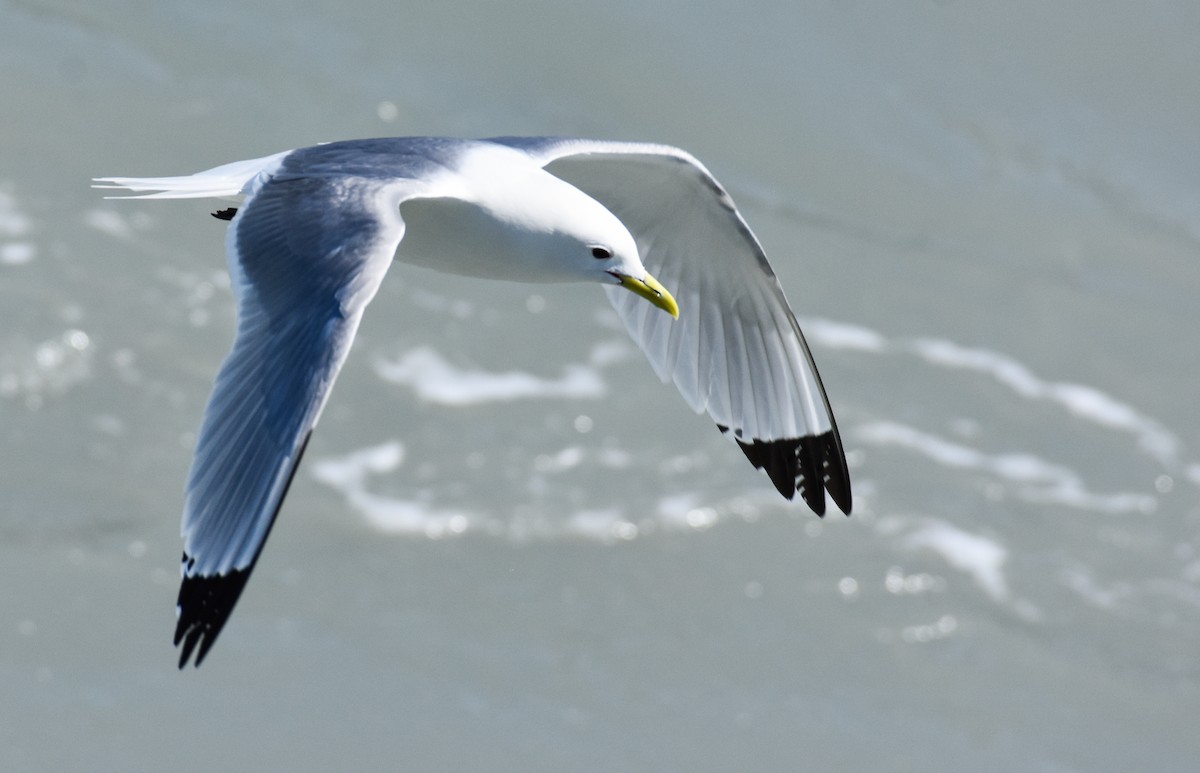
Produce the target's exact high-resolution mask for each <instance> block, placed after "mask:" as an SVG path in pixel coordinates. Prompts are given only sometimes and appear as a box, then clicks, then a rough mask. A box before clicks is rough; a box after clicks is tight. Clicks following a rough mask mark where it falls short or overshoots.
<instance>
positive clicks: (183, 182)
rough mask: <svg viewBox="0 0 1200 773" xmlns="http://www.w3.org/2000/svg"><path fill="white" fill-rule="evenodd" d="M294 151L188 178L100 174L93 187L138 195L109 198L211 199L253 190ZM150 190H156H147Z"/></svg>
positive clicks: (238, 194) (237, 162)
mask: <svg viewBox="0 0 1200 773" xmlns="http://www.w3.org/2000/svg"><path fill="white" fill-rule="evenodd" d="M288 153H291V151H290V150H286V151H284V152H282V153H276V154H274V155H271V156H264V157H263V158H252V159H249V160H248V161H234V162H233V163H232V164H224V165H222V166H218V167H214V168H213V169H208V170H205V171H203V172H197V173H196V174H191V175H186V176H184V177H97V178H94V179H93V180H92V187H93V188H105V189H110V190H122V191H133V192H134V193H135V194H138V195H135V196H106V197H105V198H109V199H208V198H228V197H236V196H242V195H245V194H248V193H251V192H252V191H253V189H255V188H257V187H258V184H259V183H260V182H261V180H262V179H264V178H265V177H269V176H270V175H271V173H272V172H274V171H275V169H276V168H277V167H278V165H279V163H280V162H281V161H282V160H283V157H284V156H286V155H287V154H288ZM147 191H153V192H152V193H147Z"/></svg>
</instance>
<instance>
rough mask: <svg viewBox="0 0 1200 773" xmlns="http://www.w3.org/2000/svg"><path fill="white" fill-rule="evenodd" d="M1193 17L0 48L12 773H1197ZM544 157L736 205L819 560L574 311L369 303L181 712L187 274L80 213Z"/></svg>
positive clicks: (6, 11)
mask: <svg viewBox="0 0 1200 773" xmlns="http://www.w3.org/2000/svg"><path fill="white" fill-rule="evenodd" d="M1197 8H1198V6H1196V5H1195V4H1194V3H1189V2H1182V1H1180V2H1147V3H1120V2H1109V1H1104V2H1099V1H1098V2H1087V3H1084V2H1060V3H1039V2H1032V1H1028V2H1026V1H1018V2H1009V3H983V2H967V1H965V0H962V1H960V2H921V3H903V4H901V3H887V4H885V3H841V2H838V3H815V2H814V3H796V2H794V1H791V0H789V2H763V3H752V4H749V5H746V4H742V5H740V6H730V5H728V4H723V3H712V2H708V3H682V2H674V3H658V4H645V3H625V2H616V3H592V4H580V3H485V2H477V3H464V2H447V3H438V4H434V3H422V4H413V5H411V6H406V5H405V4H402V3H401V4H398V3H394V2H387V3H384V2H363V3H356V4H347V3H332V2H326V3H320V2H305V3H284V2H250V3H234V2H226V1H224V0H222V1H220V2H210V3H184V2H174V1H172V2H154V3H150V2H141V3H129V2H89V3H86V4H85V3H72V2H32V1H31V2H13V1H11V0H9V1H0V104H3V106H4V107H3V109H0V138H2V142H0V492H2V493H0V588H2V589H3V590H0V695H3V700H0V767H2V768H3V769H4V770H55V771H70V770H80V771H95V770H112V771H142V770H145V771H159V770H170V769H183V768H186V769H193V768H194V769H212V770H219V769H225V770H292V771H302V770H303V771H307V770H311V771H325V770H401V769H403V770H429V771H444V770H497V771H565V770H571V771H614V770H647V771H649V770H654V771H733V770H756V771H775V770H778V771H794V770H844V771H860V770H879V771H903V770H914V771H915V770H995V771H1001V770H1005V771H1006V770H1034V771H1055V772H1058V771H1093V770H1096V771H1124V770H1134V769H1138V770H1180V771H1182V770H1194V769H1197V767H1200V763H1198V762H1197V755H1198V753H1200V740H1198V738H1197V733H1196V730H1195V725H1196V717H1197V715H1198V714H1200V668H1198V660H1197V655H1198V652H1200V505H1198V503H1197V495H1198V493H1200V458H1198V457H1200V451H1198V450H1197V443H1196V438H1197V436H1198V432H1200V413H1198V411H1197V410H1196V407H1195V406H1196V383H1197V382H1196V377H1197V367H1198V364H1200V357H1198V355H1197V353H1196V330H1197V329H1198V327H1200V304H1198V303H1197V301H1196V299H1197V297H1198V296H1200V262H1198V259H1200V182H1198V181H1200V147H1198V142H1197V139H1196V138H1197V127H1200V47H1197V46H1196V45H1195V33H1196V30H1197V29H1200V11H1198V10H1197ZM550 133H554V134H577V135H584V136H596V137H605V138H619V139H644V140H654V141H660V142H667V143H671V144H675V145H680V146H682V147H685V148H687V149H688V150H690V151H692V152H693V153H695V154H696V155H697V156H698V157H700V158H701V159H702V160H703V161H704V162H705V163H706V164H707V165H708V166H709V168H710V169H711V170H712V171H713V172H714V173H715V174H716V175H717V176H718V177H719V178H720V179H721V180H722V181H723V182H724V183H725V184H726V185H727V187H728V188H729V189H730V190H731V192H732V194H733V195H734V197H735V199H736V200H737V201H738V202H739V204H740V205H741V208H742V210H743V212H744V214H745V216H746V218H747V219H748V220H749V222H750V223H751V225H752V226H753V227H754V228H755V230H756V231H757V233H758V235H759V237H760V238H761V240H762V242H763V243H764V245H765V247H766V249H767V252H768V254H769V255H770V256H771V259H772V261H773V263H774V265H775V268H776V270H777V272H778V274H779V275H780V277H781V280H782V283H783V286H784V288H785V290H786V292H787V293H788V296H789V298H790V299H791V301H792V303H793V305H794V306H795V307H796V310H797V314H798V315H799V316H800V318H801V322H802V324H803V325H804V326H805V329H806V332H807V333H808V335H809V340H810V343H811V344H812V346H813V349H814V353H815V355H816V357H817V360H818V363H819V365H820V367H821V371H822V374H823V376H824V379H825V383H826V385H827V387H828V389H829V392H830V396H831V399H832V402H833V405H834V408H835V410H836V412H837V415H838V418H839V420H840V423H841V426H842V432H843V436H844V438H845V440H846V444H847V447H848V451H849V455H850V457H851V463H852V469H851V473H852V476H853V481H854V487H855V504H856V510H855V513H854V515H853V516H852V517H851V518H848V519H846V518H842V517H841V516H835V517H827V518H826V519H825V520H823V521H819V520H817V519H816V518H815V517H814V516H812V515H811V514H810V513H809V512H807V510H806V509H805V508H803V506H801V505H792V504H787V503H784V502H783V501H782V500H780V499H779V498H778V497H777V496H776V495H775V493H774V491H773V489H772V487H771V486H770V484H769V482H768V481H767V480H766V479H765V477H762V476H761V475H760V474H758V473H756V472H755V471H754V470H752V469H751V468H750V467H749V466H748V465H746V464H745V460H744V459H742V458H741V455H740V454H739V453H738V451H737V449H736V448H734V447H733V446H732V445H730V444H728V443H727V442H726V441H724V440H722V438H721V437H720V436H719V435H718V433H717V432H715V431H714V430H713V429H712V427H711V424H710V422H709V421H708V420H707V419H705V418H703V417H697V416H695V415H693V414H692V413H691V412H690V411H688V409H687V408H686V407H685V406H684V405H683V403H682V401H681V400H680V399H679V398H678V395H677V394H675V392H674V389H673V388H671V387H668V386H662V385H660V384H659V383H658V381H657V380H656V379H655V378H654V376H653V374H652V373H651V371H650V368H649V366H647V365H646V363H645V362H644V360H643V359H642V358H641V355H640V353H638V352H637V351H636V350H634V349H633V347H632V345H631V344H630V343H628V342H627V340H626V339H625V338H624V335H623V333H622V332H621V330H620V329H619V328H618V326H617V322H616V319H615V316H614V315H613V314H612V312H611V311H610V310H609V309H608V307H607V304H606V302H605V299H604V297H603V293H601V292H600V291H599V290H598V289H597V288H593V287H586V286H580V287H574V286H567V287H523V286H517V285H502V284H487V283H483V282H478V281H471V280H465V279H459V278H454V277H445V276H439V275H436V274H433V273H429V272H425V271H421V270H417V269H412V268H408V267H403V266H397V267H396V269H395V270H394V271H393V272H392V273H391V275H390V276H389V277H388V279H387V281H386V282H385V284H384V287H383V289H382V290H381V292H380V294H379V296H378V298H377V299H376V301H375V303H374V304H373V306H372V307H371V308H370V309H369V310H368V314H367V317H366V321H365V323H364V326H363V329H362V331H361V334H360V336H359V339H358V341H357V342H356V344H355V348H354V351H353V352H352V355H351V358H350V361H349V363H348V364H347V366H346V369H345V371H344V372H343V375H342V377H341V380H340V382H339V384H338V388H337V389H336V390H335V392H334V395H333V398H332V400H331V402H330V403H329V406H328V408H327V410H326V413H325V416H324V418H323V419H322V424H321V426H320V429H319V432H318V433H317V435H316V437H315V439H314V440H313V443H312V445H311V446H310V448H309V453H308V458H307V460H306V465H305V466H304V468H303V469H302V470H301V473H300V475H299V476H298V478H297V481H296V483H295V485H294V486H293V488H292V492H291V495H290V497H289V499H288V501H287V504H286V506H285V508H284V512H283V514H282V516H281V517H280V521H279V523H278V525H277V528H276V529H275V532H274V534H273V535H272V538H271V541H270V542H269V544H268V547H267V549H266V551H265V553H264V555H263V558H262V561H261V562H260V564H259V566H258V568H257V570H256V572H255V575H254V577H253V580H252V581H251V583H250V584H249V586H248V589H247V591H246V594H245V596H244V597H243V600H242V602H241V604H240V605H239V607H238V609H237V611H236V613H235V614H234V616H233V618H232V620H231V622H230V624H229V626H228V627H227V628H226V630H225V632H224V633H223V635H222V637H221V639H220V641H219V642H218V644H217V646H216V648H215V649H214V650H213V651H212V653H211V654H210V656H209V658H208V660H207V661H206V662H205V664H204V666H203V667H202V668H200V669H199V670H198V671H195V670H190V671H187V672H184V673H179V672H178V671H176V669H175V660H176V654H175V652H174V650H173V649H172V647H171V642H170V636H171V633H172V631H173V628H174V600H175V593H176V589H177V583H178V571H177V561H178V556H179V551H180V541H179V537H178V526H179V524H178V517H179V512H180V509H181V506H182V485H183V479H184V476H185V474H186V470H187V465H188V463H189V455H190V448H191V444H192V442H193V440H194V435H193V433H194V431H195V428H196V426H197V424H198V422H199V417H200V413H201V410H202V408H203V404H204V400H205V398H206V396H207V393H208V389H209V386H210V383H211V379H212V376H213V374H214V373H215V370H216V367H217V365H218V364H219V362H220V359H221V357H222V356H223V355H224V353H225V351H226V349H227V347H228V345H229V341H230V339H231V336H232V322H233V320H232V306H231V300H230V294H229V290H228V281H227V279H226V278H225V276H224V256H223V254H222V246H223V241H222V236H223V224H222V223H220V222H218V221H216V220H213V219H212V218H210V217H209V216H208V214H207V213H208V211H209V210H210V209H212V207H211V206H210V205H209V203H208V202H187V201H184V202H113V201H105V200H103V199H101V198H100V196H99V195H98V193H97V192H95V191H92V190H89V189H88V187H87V184H88V180H89V178H91V177H94V176H100V175H145V176H153V175H169V174H185V173H189V172H193V171H196V170H200V169H204V168H208V167H211V166H214V165H216V164H220V163H224V162H227V161H233V160H237V159H242V158H250V157H255V156H261V155H265V154H267V153H272V152H275V151H279V150H283V149H286V148H291V147H298V146H303V145H309V144H313V143H315V142H319V141H324V140H333V139H343V138H349V137H365V136H379V135H402V134H454V135H462V136H487V135H495V134H550ZM547 331H551V332H549V333H548V332H547Z"/></svg>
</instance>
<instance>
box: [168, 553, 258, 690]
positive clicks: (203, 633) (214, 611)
mask: <svg viewBox="0 0 1200 773" xmlns="http://www.w3.org/2000/svg"><path fill="white" fill-rule="evenodd" d="M184 559H185V561H186V560H188V559H187V556H184ZM249 578H250V570H249V569H235V570H233V571H230V572H226V573H225V574H218V575H211V576H204V575H193V576H191V577H188V576H185V577H184V578H183V584H182V585H180V587H179V602H178V607H177V609H178V612H179V622H178V623H177V624H176V626H175V646H176V647H178V646H180V643H182V645H183V650H182V652H180V655H179V667H180V668H181V669H182V668H184V667H185V666H186V665H187V664H188V660H189V659H191V657H192V653H193V652H194V653H195V655H196V660H195V665H196V666H197V667H199V665H200V664H201V663H202V662H204V656H205V655H207V654H208V651H209V650H210V649H212V646H213V643H214V642H216V640H217V636H218V635H219V634H220V633H221V629H222V628H224V627H225V623H226V622H227V621H228V620H229V615H230V614H231V613H232V612H233V608H234V606H235V605H236V604H237V601H238V597H239V596H241V595H242V589H243V588H245V587H246V580H248V579H249Z"/></svg>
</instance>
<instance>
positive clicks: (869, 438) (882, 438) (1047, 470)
mask: <svg viewBox="0 0 1200 773" xmlns="http://www.w3.org/2000/svg"><path fill="white" fill-rule="evenodd" d="M854 437H855V438H857V439H859V440H860V441H862V442H865V443H870V444H874V445H877V446H898V447H901V448H906V449H909V450H911V451H915V452H916V453H919V454H921V455H922V456H924V457H926V458H927V459H930V460H932V461H934V462H937V463H938V464H942V465H944V466H946V467H954V468H959V469H971V470H979V471H981V472H984V473H987V474H990V475H992V476H994V477H995V478H997V479H998V480H999V481H1001V482H1004V483H1007V484H1010V485H1013V486H1015V487H1016V492H1017V495H1018V496H1019V497H1021V498H1022V499H1025V500H1026V501H1030V502H1039V503H1046V504H1060V505H1066V506H1069V507H1075V508H1080V509H1086V510H1093V511H1098V512H1103V513H1111V514H1116V513H1126V512H1130V513H1145V512H1149V511H1152V510H1154V508H1155V507H1156V504H1157V499H1156V498H1155V497H1154V496H1151V495H1149V494H1140V493H1135V492H1118V493H1112V494H1097V493H1094V492H1091V491H1089V490H1088V489H1087V487H1086V486H1085V485H1084V484H1083V481H1082V480H1081V479H1080V477H1079V475H1078V474H1076V473H1075V472H1074V471H1073V470H1071V469H1069V468H1067V467H1063V466H1061V465H1057V464H1052V463H1050V462H1047V461H1046V460H1044V459H1042V458H1040V457H1038V456H1035V455H1033V454H1028V453H1011V454H987V453H984V452H983V451H980V450H978V449H976V448H972V447H970V446H967V445H964V444H962V443H959V442H955V441H952V440H948V439H946V438H943V437H939V436H937V435H934V434H931V433H928V432H923V431H921V430H918V429H916V428H915V427H911V426H908V425H906V424H901V423H899V422H893V421H879V422H873V423H870V424H864V425H862V426H860V427H858V428H856V430H855V432H854Z"/></svg>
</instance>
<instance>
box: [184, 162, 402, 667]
mask: <svg viewBox="0 0 1200 773" xmlns="http://www.w3.org/2000/svg"><path fill="white" fill-rule="evenodd" d="M287 170H288V167H287V163H286V161H285V164H284V168H283V169H282V170H281V173H280V174H278V175H277V177H276V178H274V179H272V180H271V181H269V182H267V183H266V184H265V185H263V187H262V188H261V189H260V190H259V191H258V192H257V193H255V194H254V195H253V196H251V198H250V199H249V200H248V201H247V203H246V204H245V205H244V206H243V207H242V209H241V210H240V211H239V212H238V213H237V215H236V216H235V217H234V219H233V221H232V222H231V224H230V227H229V232H228V236H227V249H228V257H229V264H230V273H231V276H232V277H233V282H234V290H235V293H236V295H237V307H238V323H237V335H236V338H235V340H234V344H233V350H232V351H231V352H230V353H229V355H228V357H227V358H226V359H225V362H224V363H223V365H222V366H221V369H220V372H219V374H218V376H217V379H216V383H215V385H214V387H213V392H212V395H211V397H210V398H209V401H208V407H207V409H206V410H205V414H204V420H203V423H202V425H201V428H200V432H199V436H198V439H197V443H196V453H195V458H194V460H193V463H192V468H191V472H190V474H189V477H188V484H187V494H186V504H185V509H184V518H183V536H184V556H183V575H184V580H183V585H182V587H181V589H180V595H179V623H178V627H177V629H176V634H175V641H176V644H179V643H181V642H182V643H183V645H184V646H183V651H182V655H181V658H180V666H181V667H182V666H183V665H184V664H185V663H186V662H187V660H188V658H189V657H190V655H191V654H192V651H193V650H194V649H195V648H196V647H199V649H198V650H197V657H196V663H197V665H198V664H199V662H200V660H201V659H203V657H204V655H205V653H206V652H207V650H208V648H209V647H211V645H212V643H213V641H214V640H215V638H216V636H217V634H218V633H219V632H220V630H221V627H222V626H223V625H224V623H225V621H226V619H227V618H228V616H229V613H230V612H231V611H232V609H233V606H234V604H235V603H236V602H237V598H238V596H239V595H240V593H241V589H242V587H243V586H244V585H245V582H246V579H247V577H248V576H249V573H250V571H251V570H252V569H253V566H254V563H255V561H256V560H257V558H258V555H259V552H260V551H261V549H262V545H263V543H264V541H265V540H266V538H267V534H268V532H269V530H270V528H271V525H272V523H273V521H274V519H275V516H276V514H277V513H278V511H279V507H280V505H281V503H282V501H283V497H284V495H285V494H286V491H287V487H288V484H289V483H290V481H291V479H292V475H293V474H294V472H295V468H296V465H297V464H298V463H299V461H300V457H301V455H302V453H303V451H304V447H305V444H306V443H307V441H308V437H309V434H310V433H311V432H312V429H313V426H314V424H315V423H316V421H317V418H318V416H319V415H320V413H321V409H322V407H323V406H324V404H325V400H326V398H327V397H328V395H329V390H330V388H331V387H332V385H333V382H334V379H335V378H336V376H337V373H338V371H339V369H340V368H341V366H342V363H343V361H344V360H345V357H346V354H347V352H348V350H349V348H350V344H351V341H352V340H353V338H354V334H355V332H356V330H357V328H358V324H359V321H360V319H361V317H362V313H363V309H364V308H365V306H366V305H367V302H368V301H369V300H370V299H371V298H372V297H373V296H374V294H375V291H376V290H377V289H378V287H379V283H380V281H381V280H382V278H383V276H384V273H385V272H386V270H387V267H388V265H389V264H390V263H391V260H392V256H393V255H394V253H395V251H396V247H397V245H398V244H399V242H400V239H401V237H402V236H403V233H404V224H403V222H402V221H401V220H400V215H399V209H398V205H399V201H400V200H402V198H403V197H404V190H405V189H404V186H403V184H397V183H396V182H395V181H392V182H391V183H387V182H385V181H372V182H364V181H362V180H355V181H354V184H353V185H349V184H346V182H347V181H346V180H345V179H343V178H339V177H337V176H331V175H325V176H318V177H307V176H303V175H296V174H288V171H287ZM389 186H390V187H389Z"/></svg>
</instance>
